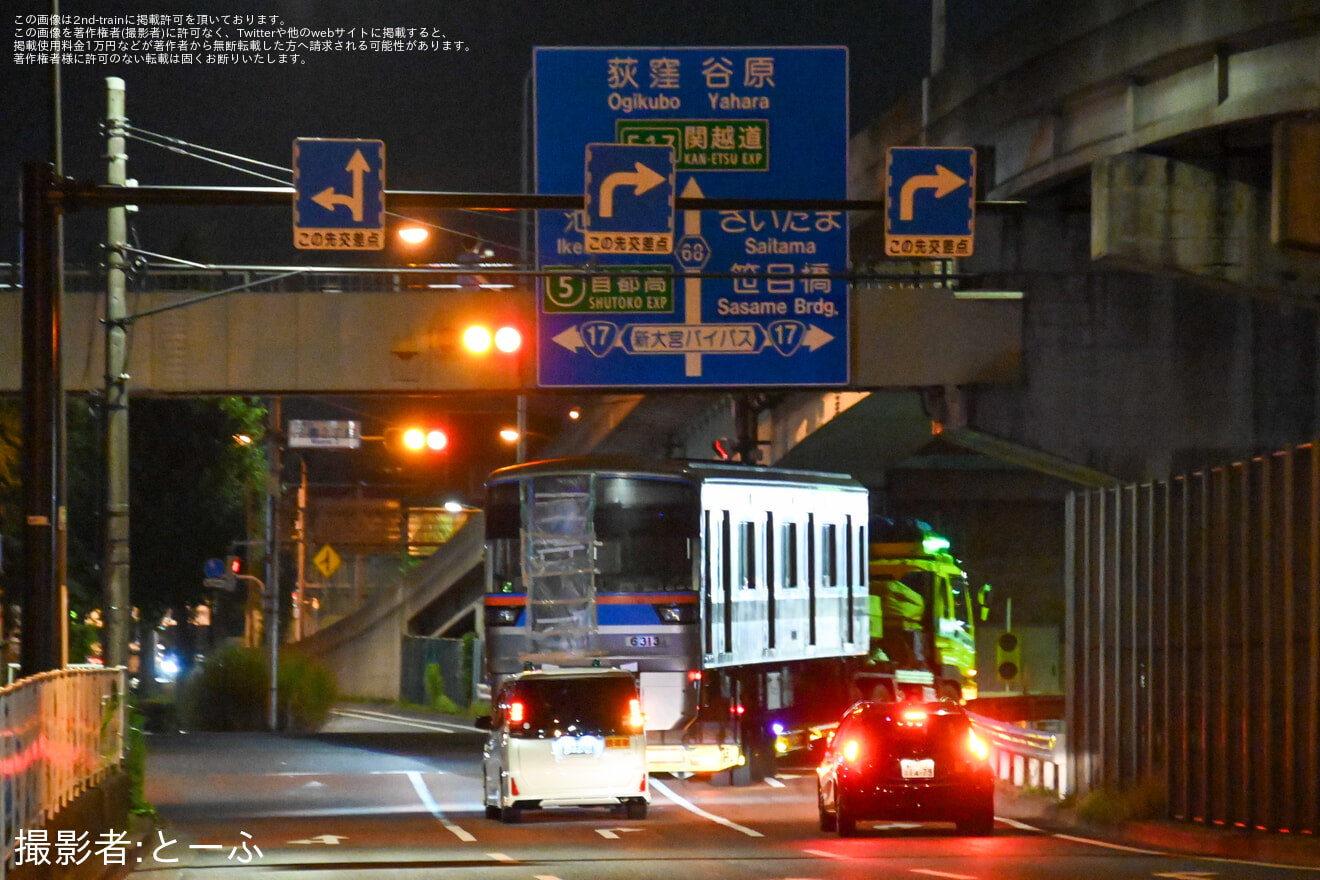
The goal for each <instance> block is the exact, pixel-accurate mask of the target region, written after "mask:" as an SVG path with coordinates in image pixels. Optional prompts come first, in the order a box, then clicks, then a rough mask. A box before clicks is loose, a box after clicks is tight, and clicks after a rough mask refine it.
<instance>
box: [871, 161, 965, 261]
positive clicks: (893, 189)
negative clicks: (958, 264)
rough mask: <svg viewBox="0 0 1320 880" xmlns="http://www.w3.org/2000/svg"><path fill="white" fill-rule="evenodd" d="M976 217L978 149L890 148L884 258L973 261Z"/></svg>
mask: <svg viewBox="0 0 1320 880" xmlns="http://www.w3.org/2000/svg"><path fill="white" fill-rule="evenodd" d="M975 218H976V150H974V149H973V148H971V147H891V148H890V150H889V153H888V156H887V157H886V161H885V253H886V254H888V255H889V256H891V257H899V258H917V259H920V258H924V257H937V258H940V257H970V256H971V255H972V245H973V239H974V235H975V231H976V228H975Z"/></svg>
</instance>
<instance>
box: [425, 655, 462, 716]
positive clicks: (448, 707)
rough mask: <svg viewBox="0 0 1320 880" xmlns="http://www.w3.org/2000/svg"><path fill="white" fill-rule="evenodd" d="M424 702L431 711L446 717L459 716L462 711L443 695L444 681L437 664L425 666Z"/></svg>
mask: <svg viewBox="0 0 1320 880" xmlns="http://www.w3.org/2000/svg"><path fill="white" fill-rule="evenodd" d="M426 702H427V705H429V706H430V707H431V708H432V709H434V710H436V711H437V712H443V713H444V714H446V715H460V714H462V711H463V710H462V709H460V708H459V706H458V704H457V703H455V702H454V701H453V700H451V699H450V698H449V697H448V696H446V695H445V679H444V676H442V675H441V674H440V664H438V663H428V664H426Z"/></svg>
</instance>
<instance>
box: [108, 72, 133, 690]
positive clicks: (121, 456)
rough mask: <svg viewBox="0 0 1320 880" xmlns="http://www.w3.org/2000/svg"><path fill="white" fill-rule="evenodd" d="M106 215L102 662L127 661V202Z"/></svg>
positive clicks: (111, 179)
mask: <svg viewBox="0 0 1320 880" xmlns="http://www.w3.org/2000/svg"><path fill="white" fill-rule="evenodd" d="M105 85H106V111H105V119H106V135H107V138H106V158H107V160H108V165H107V167H106V183H107V184H109V185H110V186H125V185H126V184H127V182H128V176H127V173H128V154H127V153H126V152H125V147H124V126H125V124H126V123H127V122H128V118H127V117H126V116H125V113H124V110H125V98H124V81H123V80H122V79H120V78H119V77H117V76H110V77H106V80H105ZM105 213H106V220H105V255H106V261H105V262H106V273H105V411H104V414H103V418H104V419H105V437H104V441H105V523H104V530H105V550H104V553H105V564H104V571H103V572H102V585H101V604H102V607H103V608H104V612H103V615H102V617H103V620H104V627H105V628H104V630H103V631H102V636H101V649H102V655H103V656H104V658H105V665H106V666H107V667H114V666H127V665H128V643H129V641H130V639H129V632H128V630H129V618H130V605H129V564H128V560H129V546H128V535H129V528H128V524H129V517H128V513H129V507H128V501H129V499H128V344H127V343H128V327H127V321H126V316H127V314H128V308H127V300H126V297H125V287H126V283H125V282H126V279H125V273H124V266H125V263H126V261H125V259H124V248H125V246H126V245H127V244H128V208H127V207H126V206H124V205H116V206H114V207H111V208H108V209H107V210H106V212H105Z"/></svg>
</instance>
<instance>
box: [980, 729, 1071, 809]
mask: <svg viewBox="0 0 1320 880" xmlns="http://www.w3.org/2000/svg"><path fill="white" fill-rule="evenodd" d="M969 714H971V716H972V723H973V724H974V725H975V726H976V729H977V731H979V732H980V733H981V734H982V735H983V736H985V738H986V744H987V745H988V746H989V747H990V763H991V765H992V766H993V767H994V768H995V776H996V777H997V778H998V779H1002V780H1004V781H1006V782H1009V783H1011V784H1012V785H1014V786H1016V787H1017V788H1039V789H1045V790H1047V791H1052V792H1054V793H1055V794H1056V795H1058V796H1059V797H1063V796H1064V795H1066V794H1067V793H1068V792H1067V778H1068V774H1067V773H1065V772H1064V770H1065V768H1066V766H1067V760H1068V753H1067V749H1066V737H1065V736H1064V734H1062V733H1050V732H1048V731H1042V730H1030V729H1028V728H1025V727H1018V726H1017V725H1015V724H1006V723H1005V722H1003V721H996V720H995V719H993V718H987V717H986V716H984V715H977V714H975V713H969Z"/></svg>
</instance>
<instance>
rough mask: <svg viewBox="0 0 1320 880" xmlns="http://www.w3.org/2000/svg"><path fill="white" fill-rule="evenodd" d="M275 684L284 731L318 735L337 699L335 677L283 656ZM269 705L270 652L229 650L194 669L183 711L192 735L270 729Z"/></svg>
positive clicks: (183, 697)
mask: <svg viewBox="0 0 1320 880" xmlns="http://www.w3.org/2000/svg"><path fill="white" fill-rule="evenodd" d="M276 683H277V685H278V688H279V693H278V695H277V696H278V699H279V717H278V726H279V728H280V729H281V730H288V731H293V732H306V731H312V730H316V729H317V728H318V727H320V726H321V724H323V723H324V722H325V719H326V718H327V717H328V716H329V714H330V709H331V707H332V706H333V705H334V702H335V700H336V699H337V698H338V686H337V684H336V682H335V679H334V676H333V674H332V673H331V672H330V671H329V670H327V669H326V668H325V667H323V666H321V665H320V664H319V663H317V662H316V661H315V660H313V659H311V658H309V657H304V656H301V655H298V654H289V653H286V654H284V655H283V656H281V657H280V668H279V673H278V675H277V678H276ZM269 702H270V673H269V671H268V669H267V665H266V657H265V653H264V652H263V651H261V650H258V649H255V648H243V647H239V646H237V645H229V646H226V647H225V648H222V649H221V650H220V651H219V652H217V653H216V654H213V655H212V656H210V657H208V658H206V661H205V662H204V663H202V664H201V665H200V666H199V667H198V668H196V669H195V670H193V673H192V674H191V675H190V676H189V677H188V679H187V680H186V681H185V682H184V685H183V688H182V689H181V694H180V707H179V708H180V714H181V716H182V719H183V722H184V724H185V725H186V726H187V727H188V728H190V729H192V730H222V731H223V730H266V729H267V711H268V706H269Z"/></svg>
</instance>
